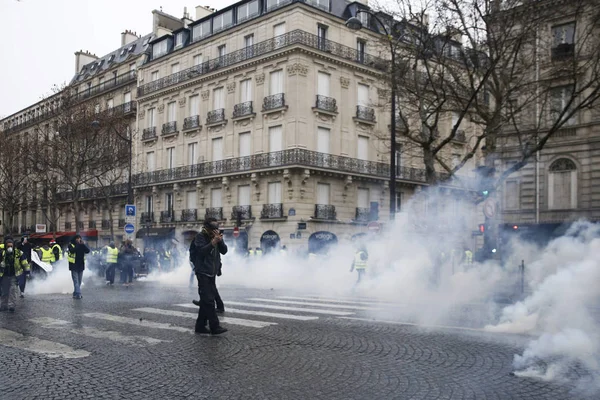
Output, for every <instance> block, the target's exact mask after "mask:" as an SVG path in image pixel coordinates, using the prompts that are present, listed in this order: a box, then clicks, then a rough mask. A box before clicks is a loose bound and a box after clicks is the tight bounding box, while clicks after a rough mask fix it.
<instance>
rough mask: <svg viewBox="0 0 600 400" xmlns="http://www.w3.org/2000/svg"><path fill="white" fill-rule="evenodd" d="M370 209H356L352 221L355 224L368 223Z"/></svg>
mask: <svg viewBox="0 0 600 400" xmlns="http://www.w3.org/2000/svg"><path fill="white" fill-rule="evenodd" d="M370 214H371V209H370V208H361V207H357V208H356V214H355V215H354V221H356V222H369V220H370Z"/></svg>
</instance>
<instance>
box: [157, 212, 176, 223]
mask: <svg viewBox="0 0 600 400" xmlns="http://www.w3.org/2000/svg"><path fill="white" fill-rule="evenodd" d="M160 222H161V223H163V224H166V223H173V222H175V213H173V210H170V211H161V212H160Z"/></svg>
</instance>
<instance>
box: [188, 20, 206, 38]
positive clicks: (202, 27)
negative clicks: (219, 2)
mask: <svg viewBox="0 0 600 400" xmlns="http://www.w3.org/2000/svg"><path fill="white" fill-rule="evenodd" d="M208 35H210V20H207V21H204V22H202V23H201V24H198V25H196V26H194V27H193V28H192V41H196V40H200V39H202V38H204V37H206V36H208Z"/></svg>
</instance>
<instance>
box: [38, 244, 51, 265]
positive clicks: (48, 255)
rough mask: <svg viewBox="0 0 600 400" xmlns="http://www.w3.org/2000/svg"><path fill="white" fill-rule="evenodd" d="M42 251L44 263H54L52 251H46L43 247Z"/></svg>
mask: <svg viewBox="0 0 600 400" xmlns="http://www.w3.org/2000/svg"><path fill="white" fill-rule="evenodd" d="M40 250H41V251H42V262H45V263H51V262H54V253H53V252H52V249H48V250H46V249H44V248H43V247H42V248H41V249H40Z"/></svg>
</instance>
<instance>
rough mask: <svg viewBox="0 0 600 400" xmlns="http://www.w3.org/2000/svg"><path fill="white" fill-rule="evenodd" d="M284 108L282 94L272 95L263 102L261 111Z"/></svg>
mask: <svg viewBox="0 0 600 400" xmlns="http://www.w3.org/2000/svg"><path fill="white" fill-rule="evenodd" d="M283 107H285V95H284V94H283V93H278V94H272V95H270V96H267V97H265V98H264V100H263V111H267V110H275V109H278V108H283Z"/></svg>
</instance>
